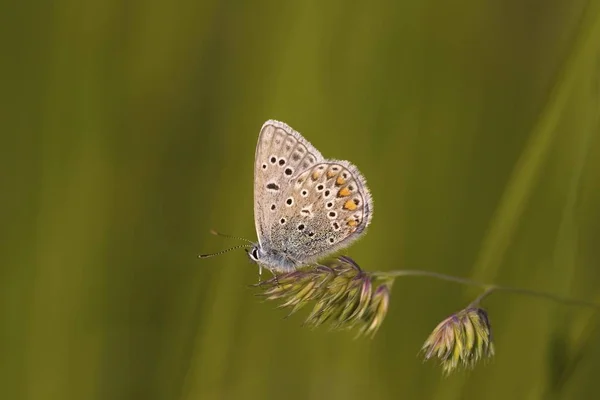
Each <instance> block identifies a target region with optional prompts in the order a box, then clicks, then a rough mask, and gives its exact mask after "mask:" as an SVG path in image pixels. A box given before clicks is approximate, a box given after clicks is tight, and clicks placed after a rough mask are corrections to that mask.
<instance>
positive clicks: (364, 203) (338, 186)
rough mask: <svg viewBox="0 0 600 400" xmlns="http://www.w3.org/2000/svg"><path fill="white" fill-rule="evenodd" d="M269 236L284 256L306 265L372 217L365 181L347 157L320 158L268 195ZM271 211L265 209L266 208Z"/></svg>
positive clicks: (346, 241) (343, 243)
mask: <svg viewBox="0 0 600 400" xmlns="http://www.w3.org/2000/svg"><path fill="white" fill-rule="evenodd" d="M273 202H274V204H275V210H274V211H273V213H274V214H277V219H276V220H275V221H274V222H272V228H271V232H270V238H271V240H272V241H273V243H276V244H277V245H278V248H280V249H281V251H282V252H283V253H284V254H285V255H286V256H287V257H289V258H291V259H293V260H296V261H298V262H299V263H300V264H302V265H306V264H310V263H313V262H316V261H318V260H319V259H322V258H325V257H327V256H329V255H332V254H333V253H335V252H336V251H339V250H341V249H343V248H346V247H348V246H349V245H350V244H351V243H352V242H353V241H355V240H356V239H358V238H360V237H361V236H362V235H363V234H364V233H365V229H366V228H367V226H368V225H369V224H370V222H371V218H372V216H373V200H372V199H371V195H370V193H369V190H368V188H367V186H366V180H365V178H364V177H363V176H362V174H361V173H360V172H359V170H358V168H356V167H355V166H354V165H352V164H351V163H349V162H348V161H328V160H327V161H323V162H319V163H316V164H314V165H312V166H311V167H310V168H308V169H306V170H304V171H302V172H301V173H300V174H298V175H296V176H294V178H293V185H290V186H288V190H286V191H284V192H282V194H281V196H279V197H278V198H277V199H273ZM269 211H270V210H269Z"/></svg>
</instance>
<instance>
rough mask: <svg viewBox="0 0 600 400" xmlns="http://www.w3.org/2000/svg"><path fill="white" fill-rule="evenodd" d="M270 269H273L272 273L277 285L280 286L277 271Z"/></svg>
mask: <svg viewBox="0 0 600 400" xmlns="http://www.w3.org/2000/svg"><path fill="white" fill-rule="evenodd" d="M269 271H271V273H272V274H273V278H274V279H275V284H276V285H277V286H280V285H279V278H278V277H277V274H276V273H275V271H273V270H269Z"/></svg>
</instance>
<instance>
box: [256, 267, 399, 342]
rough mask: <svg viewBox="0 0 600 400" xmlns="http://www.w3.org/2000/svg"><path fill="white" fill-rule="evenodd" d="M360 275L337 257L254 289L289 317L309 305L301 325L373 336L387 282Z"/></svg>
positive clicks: (385, 304)
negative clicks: (285, 310)
mask: <svg viewBox="0 0 600 400" xmlns="http://www.w3.org/2000/svg"><path fill="white" fill-rule="evenodd" d="M376 281H379V279H378V278H375V277H373V276H372V275H370V274H369V273H368V272H365V271H363V270H362V269H361V268H360V267H359V266H358V264H356V262H354V260H352V259H351V258H349V257H340V258H338V259H337V260H335V261H334V262H333V263H332V264H331V265H329V266H317V267H314V268H306V269H302V270H297V271H293V272H289V273H285V274H281V275H278V276H277V278H275V277H274V278H272V279H269V280H267V281H264V282H261V283H258V284H256V285H254V286H255V287H257V288H259V289H260V290H261V292H260V293H259V294H258V295H259V296H261V297H263V298H265V299H266V300H279V301H281V302H282V303H281V305H280V306H279V307H280V308H288V309H290V313H289V314H288V315H291V314H293V313H295V312H296V311H298V310H299V309H300V308H302V307H304V306H306V305H308V304H312V306H313V308H312V311H311V312H310V314H309V315H308V317H307V318H306V320H305V321H304V325H305V326H308V327H312V328H316V327H318V326H322V325H325V324H328V325H329V327H330V328H331V329H335V330H341V329H352V328H358V331H359V333H358V335H359V336H360V335H369V336H373V335H374V334H375V333H376V332H377V330H378V329H379V327H380V326H381V324H382V323H383V320H384V319H385V316H386V314H387V310H388V305H389V296H390V288H391V282H390V281H389V280H388V281H386V282H376Z"/></svg>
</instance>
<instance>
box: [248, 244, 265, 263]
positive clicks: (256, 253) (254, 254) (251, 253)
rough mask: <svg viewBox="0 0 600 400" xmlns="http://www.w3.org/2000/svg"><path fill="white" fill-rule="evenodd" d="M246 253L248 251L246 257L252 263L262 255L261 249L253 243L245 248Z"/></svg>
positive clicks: (256, 261)
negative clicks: (250, 246) (248, 247)
mask: <svg viewBox="0 0 600 400" xmlns="http://www.w3.org/2000/svg"><path fill="white" fill-rule="evenodd" d="M246 253H248V258H249V259H250V261H252V262H254V263H258V262H259V260H260V259H261V257H262V256H263V254H262V250H261V248H260V246H259V245H258V244H255V245H254V246H252V248H250V249H246Z"/></svg>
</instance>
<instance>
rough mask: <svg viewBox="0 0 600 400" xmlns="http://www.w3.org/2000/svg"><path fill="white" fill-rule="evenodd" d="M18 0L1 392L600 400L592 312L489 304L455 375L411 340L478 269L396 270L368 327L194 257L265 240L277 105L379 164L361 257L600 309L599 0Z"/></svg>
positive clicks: (4, 199) (252, 271)
mask: <svg viewBox="0 0 600 400" xmlns="http://www.w3.org/2000/svg"><path fill="white" fill-rule="evenodd" d="M1 7H2V10H3V11H2V12H1V13H0V14H1V16H0V18H1V19H2V21H0V22H2V23H1V24H0V43H1V44H2V59H1V61H0V68H1V70H0V77H1V78H0V79H1V82H2V96H1V97H2V106H1V107H0V108H1V109H0V121H1V127H2V128H1V129H2V130H1V136H0V145H1V148H0V151H1V153H0V155H1V159H2V163H3V165H4V168H2V172H0V179H1V180H2V193H1V197H0V209H1V211H0V216H1V221H0V223H1V224H2V230H1V232H2V237H1V241H0V246H1V247H0V248H1V264H0V265H1V270H0V271H1V275H0V285H1V287H0V299H2V300H1V308H0V313H1V314H0V321H1V324H2V326H1V337H0V360H1V361H0V398H2V399H6V400H12V399H28V400H29V399H31V400H41V399H49V400H54V399H61V400H71V399H103V400H104V399H157V400H163V399H165V400H166V399H169V400H170V399H182V400H188V399H282V398H289V399H365V398H369V399H370V398H372V399H399V398H402V399H507V398H514V399H587V398H597V397H598V394H599V393H600V389H599V388H598V382H597V380H598V378H597V376H598V370H599V369H600V323H599V319H600V318H599V317H598V315H597V314H596V315H594V314H593V313H592V312H591V311H590V310H585V309H576V308H569V307H565V306H563V305H557V304H555V303H550V302H546V301H544V300H539V299H531V298H524V297H516V296H513V295H504V294H497V295H494V296H492V297H491V298H490V299H489V301H487V302H486V307H487V309H488V311H489V314H490V319H491V322H492V325H493V328H494V333H495V338H496V349H497V356H496V357H495V359H494V360H493V361H492V362H491V363H490V364H489V365H480V366H479V367H478V368H476V369H475V370H474V371H473V372H471V373H457V374H455V375H453V376H450V377H448V378H443V377H442V376H441V369H439V368H437V367H436V365H435V364H434V363H422V362H421V359H420V358H419V356H418V354H417V353H418V350H419V348H420V346H421V344H422V343H423V341H424V340H425V339H426V337H427V336H428V334H429V332H430V331H431V330H432V329H433V327H434V326H435V325H436V324H437V323H438V322H439V321H440V320H442V319H443V318H444V317H446V316H447V315H449V314H450V313H452V312H454V311H457V310H458V309H460V308H461V307H463V306H465V305H466V304H467V303H468V302H469V301H470V300H471V299H472V298H473V297H474V296H476V295H477V292H476V291H474V290H473V289H471V288H465V287H460V286H456V285H454V284H452V283H444V282H438V281H432V280H427V279H423V278H405V279H403V280H400V281H398V282H396V284H395V286H394V291H393V294H392V300H391V306H390V310H389V313H388V317H387V319H386V321H385V322H384V324H383V326H382V328H381V330H380V331H379V333H378V334H377V336H376V337H375V339H374V340H366V339H360V340H353V334H350V333H343V332H342V333H339V332H328V331H327V329H325V328H324V329H321V330H315V331H311V330H308V329H303V328H301V327H300V325H301V322H302V315H296V316H293V317H292V318H290V319H282V317H283V316H284V312H282V311H281V310H275V309H274V306H275V304H265V303H260V302H259V301H258V299H257V298H256V297H254V296H253V292H252V291H251V290H249V288H248V285H249V284H252V283H255V282H256V280H257V269H256V267H254V266H252V265H251V264H249V262H248V261H247V259H246V255H245V254H244V253H243V252H242V251H238V252H232V253H229V254H227V255H224V256H221V257H217V258H213V259H209V260H198V259H197V258H196V256H197V254H198V253H203V252H210V251H217V250H221V249H223V248H226V247H228V246H230V245H233V244H237V243H236V242H231V241H228V240H225V239H221V238H216V237H214V236H210V235H209V229H210V228H216V229H218V230H221V231H224V232H226V233H230V234H235V235H240V236H244V237H247V238H250V239H255V237H256V236H255V231H254V223H253V215H252V209H253V207H252V173H253V158H254V148H255V145H256V139H257V135H258V131H259V129H260V126H261V125H262V123H263V122H264V121H265V120H267V119H269V118H276V119H280V120H283V121H285V122H287V123H289V124H290V125H291V126H293V127H294V128H296V129H297V130H299V131H300V132H302V133H303V134H304V135H305V136H306V137H307V138H308V140H310V141H311V142H312V143H313V144H314V145H315V146H316V147H317V148H318V149H319V150H320V151H321V152H322V153H323V154H324V155H325V156H326V157H331V158H341V159H348V160H351V161H352V162H353V163H355V164H357V165H358V166H359V168H360V169H361V171H362V172H363V173H364V174H365V176H366V177H367V179H368V182H369V184H370V188H371V190H372V193H373V196H374V201H375V214H374V219H373V223H372V225H371V228H370V230H369V233H368V234H367V235H366V237H365V238H364V239H363V240H361V241H360V242H358V243H357V244H355V245H353V246H352V247H351V248H350V249H349V250H348V251H346V252H345V254H349V255H351V256H352V257H353V258H354V259H355V260H357V261H358V262H359V264H360V265H361V266H362V267H363V268H365V269H371V270H390V269H397V268H423V269H429V270H433V271H439V272H444V273H452V274H457V275H460V276H467V277H472V278H476V279H481V280H485V281H492V282H497V283H502V284H509V285H515V286H519V287H525V288H531V289H538V290H543V291H549V292H553V293H556V294H560V295H565V296H573V297H577V298H582V299H588V300H593V301H596V302H600V289H599V285H598V283H599V282H600V268H599V267H598V262H599V261H600V249H599V246H598V239H599V238H600V208H599V207H598V204H599V202H600V140H599V138H598V132H599V131H600V125H599V123H600V119H599V118H598V117H599V115H600V1H598V0H590V1H584V0H570V1H561V0H506V1H496V2H494V1H492V2H484V1H480V0H466V1H459V2H454V3H452V4H450V2H447V1H442V0H405V1H384V0H374V1H371V2H347V1H329V2H319V1H291V2H279V1H256V2H249V1H247V2H242V1H237V2H236V1H214V0H208V1H207V0H201V1H198V0H194V1H189V0H176V1H172V2H166V1H155V0H151V1H145V2H141V1H129V2H125V1H115V0H108V1H107V0H105V1H99V0H90V1H85V2H81V1H74V0H56V1H53V2H46V1H30V2H16V1H15V2H12V3H11V4H8V2H6V3H4V4H3V5H2V6H1ZM594 371H596V372H594Z"/></svg>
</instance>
